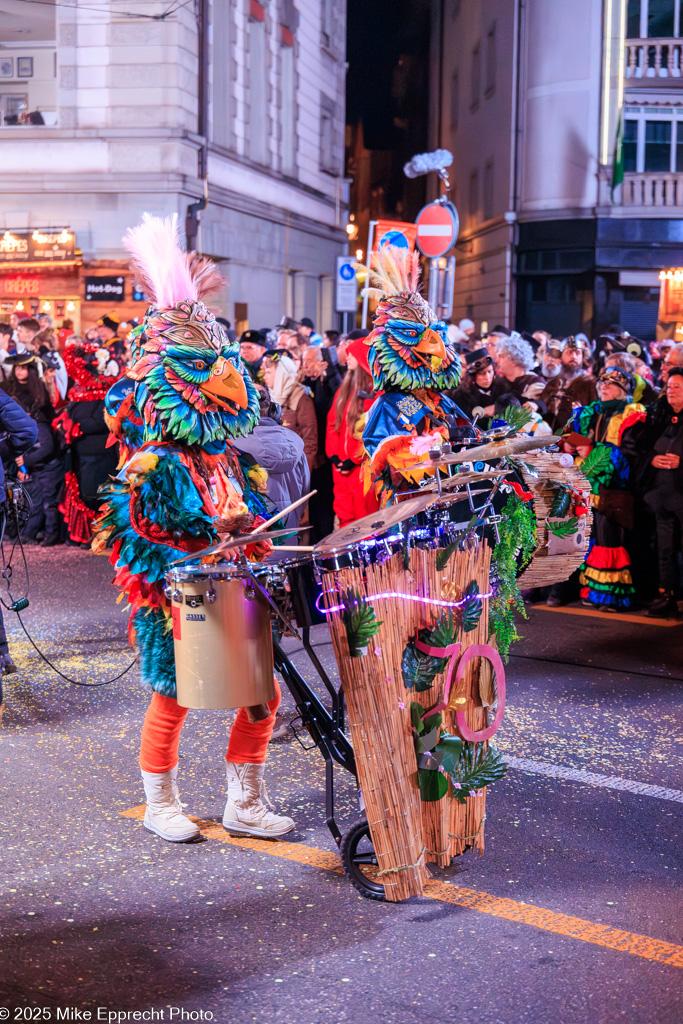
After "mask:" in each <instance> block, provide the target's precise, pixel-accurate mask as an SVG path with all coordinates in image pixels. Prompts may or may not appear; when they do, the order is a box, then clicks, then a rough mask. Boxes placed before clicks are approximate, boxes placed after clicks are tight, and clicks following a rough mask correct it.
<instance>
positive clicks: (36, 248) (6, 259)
mask: <svg viewBox="0 0 683 1024" xmlns="http://www.w3.org/2000/svg"><path fill="white" fill-rule="evenodd" d="M75 249H76V236H75V235H74V233H73V232H72V231H67V230H66V228H64V229H61V228H60V229H59V230H50V229H48V230H45V231H41V230H38V229H37V228H36V229H35V230H34V231H9V230H8V231H5V232H4V233H1V234H0V264H3V263H4V264H7V263H12V264H16V265H17V266H21V265H24V264H31V263H64V262H67V261H71V260H73V259H74V253H75Z"/></svg>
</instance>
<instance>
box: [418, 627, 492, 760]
mask: <svg viewBox="0 0 683 1024" xmlns="http://www.w3.org/2000/svg"><path fill="white" fill-rule="evenodd" d="M415 647H416V648H417V650H418V651H421V652H422V653H423V654H430V655H432V657H434V658H448V657H450V659H451V661H450V664H449V666H448V676H447V678H446V688H445V691H444V698H443V701H442V703H441V704H437V705H436V707H433V708H430V709H429V710H428V711H425V713H424V715H423V716H422V717H423V719H424V718H427V717H429V715H433V714H435V712H437V711H444V710H445V709H446V708H447V707H448V701H449V699H450V695H451V691H452V690H453V688H454V687H455V688H457V686H458V684H459V683H460V681H461V679H462V678H463V676H464V675H465V669H466V668H467V665H468V664H469V662H470V661H471V660H472V659H473V658H486V659H487V661H489V662H490V663H491V665H492V667H493V671H494V673H495V677H496V692H497V694H498V708H497V710H496V717H495V718H494V719H493V722H492V723H491V725H489V726H488V727H487V728H486V729H480V730H479V732H473V731H472V730H471V729H470V727H469V726H468V724H467V720H466V718H465V712H464V711H456V712H455V717H456V721H457V723H458V732H459V733H460V735H461V737H462V738H463V739H464V740H468V741H469V742H470V743H481V742H482V741H483V740H490V739H491V737H492V736H493V735H494V734H495V733H497V732H498V730H499V729H500V726H501V722H502V721H503V715H504V714H505V669H504V667H503V662H502V660H501V657H500V654H499V653H498V651H497V650H496V649H495V647H491V645H490V644H471V645H470V646H469V647H467V648H465V653H464V654H463V655H462V657H460V652H461V650H462V644H461V643H457V644H449V645H448V647H429V646H427V644H424V643H422V641H420V640H417V641H416V642H415Z"/></svg>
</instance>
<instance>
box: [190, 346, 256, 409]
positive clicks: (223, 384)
mask: <svg viewBox="0 0 683 1024" xmlns="http://www.w3.org/2000/svg"><path fill="white" fill-rule="evenodd" d="M198 387H199V390H200V391H201V392H202V394H203V395H206V397H207V398H208V399H209V401H210V402H215V403H216V405H220V406H221V408H223V409H227V410H228V412H231V411H233V410H231V407H230V405H228V402H232V403H233V404H234V405H236V406H237V407H238V408H239V409H246V408H247V406H248V405H249V399H248V397H247V388H246V385H245V383H244V379H243V377H242V374H241V373H240V371H239V370H238V369H237V367H236V366H234V365H233V364H232V363H231V362H230V360H229V359H224V358H222V357H221V358H220V359H217V360H216V362H215V364H214V367H213V371H212V373H211V376H210V377H209V379H208V380H207V381H206V383H205V384H199V385H198Z"/></svg>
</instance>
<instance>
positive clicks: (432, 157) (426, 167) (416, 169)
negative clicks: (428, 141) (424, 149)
mask: <svg viewBox="0 0 683 1024" xmlns="http://www.w3.org/2000/svg"><path fill="white" fill-rule="evenodd" d="M452 163H453V154H452V153H451V152H450V150H448V149H434V150H432V151H431V152H430V153H417V154H416V155H415V156H414V157H413V158H412V160H409V161H408V163H407V164H404V165H403V173H404V174H405V176H406V178H419V176H420V175H421V174H428V173H429V172H430V171H441V170H443V168H444V167H450V166H451V164H452Z"/></svg>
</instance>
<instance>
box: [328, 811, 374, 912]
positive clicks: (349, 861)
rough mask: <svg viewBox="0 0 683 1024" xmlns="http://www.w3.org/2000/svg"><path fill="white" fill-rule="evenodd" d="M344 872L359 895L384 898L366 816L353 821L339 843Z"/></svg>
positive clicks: (372, 898)
mask: <svg viewBox="0 0 683 1024" xmlns="http://www.w3.org/2000/svg"><path fill="white" fill-rule="evenodd" d="M339 855H340V857H341V862H342V867H343V868H344V874H345V875H346V877H347V878H348V880H349V881H350V882H351V885H352V886H353V887H354V889H357V890H358V892H359V893H360V894H361V896H365V898H366V899H368V900H385V899H386V895H385V893H384V886H383V885H382V883H381V882H380V881H378V879H379V868H378V866H377V857H376V856H375V848H374V846H373V845H372V838H371V836H370V826H369V825H368V822H367V819H366V818H359V819H358V821H354V823H353V825H351V826H350V827H349V828H348V829H347V830H346V832H345V833H344V835H343V836H342V841H341V843H340V844H339Z"/></svg>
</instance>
